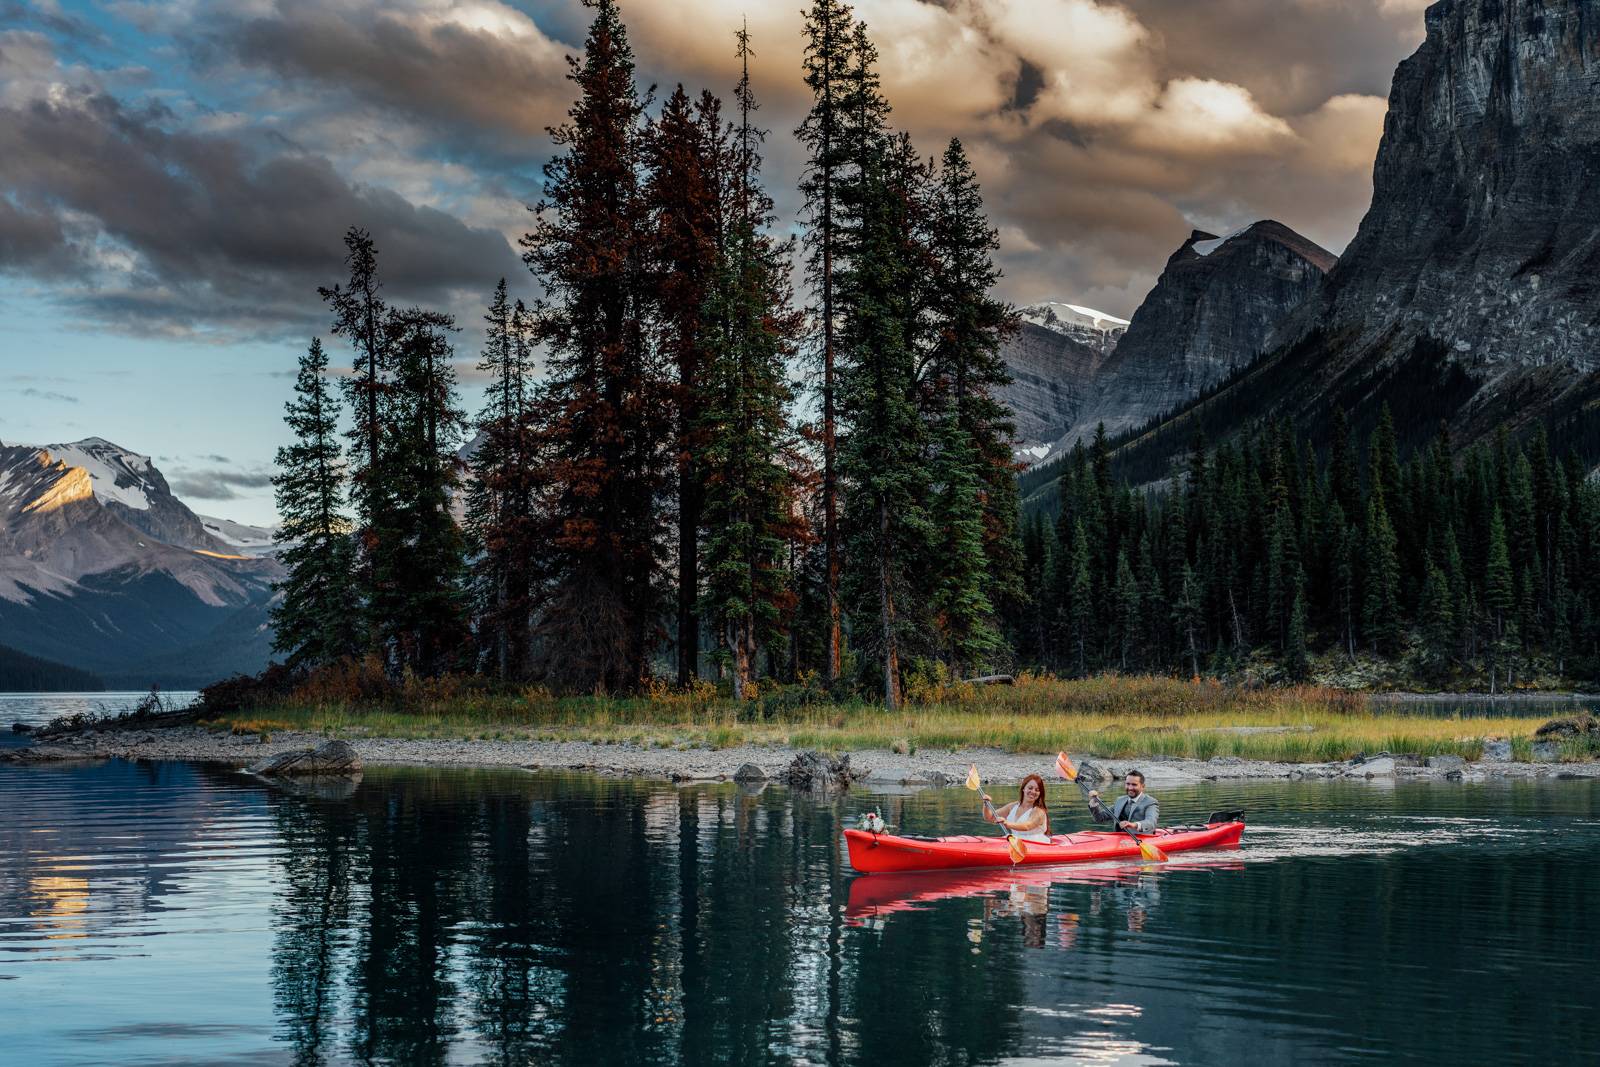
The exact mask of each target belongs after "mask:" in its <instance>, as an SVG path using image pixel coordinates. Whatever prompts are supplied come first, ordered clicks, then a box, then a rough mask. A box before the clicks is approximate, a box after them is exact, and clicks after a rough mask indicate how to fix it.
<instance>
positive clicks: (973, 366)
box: [925, 139, 1026, 628]
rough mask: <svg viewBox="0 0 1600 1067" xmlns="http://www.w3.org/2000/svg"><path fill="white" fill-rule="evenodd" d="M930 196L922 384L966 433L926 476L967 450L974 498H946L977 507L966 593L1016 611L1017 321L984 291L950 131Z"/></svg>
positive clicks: (969, 182)
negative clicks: (928, 319) (978, 542)
mask: <svg viewBox="0 0 1600 1067" xmlns="http://www.w3.org/2000/svg"><path fill="white" fill-rule="evenodd" d="M931 201H932V205H931V206H932V210H931V212H930V225H929V234H928V243H929V250H930V252H931V253H932V257H933V264H934V270H933V272H932V276H931V278H930V281H929V286H928V289H929V292H928V304H929V311H930V313H931V316H932V319H933V325H932V333H933V346H932V351H931V352H930V353H929V356H928V360H927V362H928V365H929V370H928V371H927V373H926V374H925V385H926V389H927V391H928V393H929V401H928V404H929V407H930V408H931V409H932V410H933V412H934V413H935V417H936V418H939V417H945V416H946V415H951V416H953V417H954V419H955V426H954V428H953V432H955V433H958V434H959V435H960V436H961V437H962V438H963V439H964V442H963V443H961V444H959V445H957V446H956V447H955V448H954V450H952V451H950V452H946V451H944V450H940V452H939V453H938V454H936V456H935V458H934V463H935V469H934V471H933V479H934V482H935V484H936V485H942V486H944V487H945V491H946V492H948V491H949V487H950V486H951V485H952V484H955V482H956V481H960V480H961V479H960V478H959V476H958V477H955V478H947V477H945V476H944V475H943V473H942V472H941V471H940V469H939V467H938V465H939V462H940V460H939V457H941V456H945V455H957V454H961V455H963V456H964V455H965V454H966V453H971V455H972V458H973V460H974V461H975V464H976V466H975V468H974V472H975V473H976V475H977V478H976V481H975V482H974V483H973V487H972V491H973V492H974V493H975V494H976V497H977V499H976V500H975V501H973V502H971V503H952V504H951V505H950V506H951V507H953V508H955V509H957V510H971V509H973V508H974V507H975V508H976V510H977V511H978V513H979V514H980V515H981V519H982V527H983V555H984V565H983V566H982V567H980V568H977V569H975V570H972V569H969V570H968V571H967V573H968V574H969V575H971V576H972V578H973V580H974V581H975V582H976V586H977V587H976V588H974V589H972V590H970V591H969V592H968V593H966V594H964V596H965V597H966V598H967V599H968V601H969V602H974V603H975V602H976V598H977V597H980V596H981V598H982V599H983V600H985V601H987V602H988V604H989V605H990V606H991V607H992V609H993V610H995V611H997V612H999V613H1001V614H1003V615H1004V616H1005V617H1007V618H1014V617H1015V616H1016V614H1017V612H1018V611H1019V610H1020V607H1021V605H1022V603H1023V602H1024V600H1025V598H1026V594H1025V592H1024V590H1023V587H1022V584H1021V574H1022V546H1021V542H1020V539H1019V529H1018V528H1019V502H1018V495H1017V479H1016V469H1015V468H1016V465H1015V463H1014V462H1013V460H1012V458H1011V439H1012V436H1013V434H1014V432H1015V427H1014V426H1013V424H1012V422H1011V413H1010V411H1009V409H1008V408H1007V407H1006V406H1005V404H1004V403H1002V402H1001V401H1000V400H999V399H997V397H996V392H997V391H998V390H999V389H1001V388H1003V387H1004V386H1006V385H1007V384H1009V383H1010V381H1011V376H1010V374H1009V373H1008V371H1007V370H1006V365H1005V361H1004V360H1003V359H1002V358H1001V356H1000V346H1001V344H1002V343H1003V342H1004V341H1005V339H1006V338H1007V337H1008V336H1009V335H1010V334H1011V332H1012V331H1013V330H1014V329H1015V327H1016V319H1015V315H1014V314H1013V312H1012V311H1011V309H1010V308H1009V307H1007V306H1006V305H1005V304H1003V303H1001V302H1000V301H998V300H996V299H994V298H993V297H992V296H990V295H989V294H990V291H991V290H992V289H993V288H994V286H995V285H996V284H998V282H999V280H1000V270H999V268H998V267H996V266H995V264H994V259H993V256H994V253H995V251H996V250H997V249H998V248H999V244H1000V242H999V236H998V234H997V233H996V231H995V230H994V229H993V227H991V226H990V225H989V222H988V219H987V218H986V217H985V215H984V210H983V196H982V194H981V193H980V191H979V189H978V182H977V176H976V175H975V174H974V173H973V170H972V164H971V163H970V162H969V161H968V159H967V156H966V151H965V150H964V149H963V148H962V146H961V142H960V141H959V140H955V139H952V140H951V141H950V143H949V145H948V146H947V147H946V148H945V152H944V156H943V159H942V160H941V162H940V166H939V171H938V176H937V184H936V186H935V188H934V190H933V196H932V198H931ZM944 558H945V560H946V561H947V562H953V561H950V560H949V557H944ZM940 580H941V581H943V582H946V583H948V582H949V581H950V580H951V575H950V574H948V573H946V574H943V575H941V576H940ZM985 625H986V628H987V626H988V624H987V622H986V623H985Z"/></svg>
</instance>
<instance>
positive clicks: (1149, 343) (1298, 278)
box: [1052, 219, 1337, 452]
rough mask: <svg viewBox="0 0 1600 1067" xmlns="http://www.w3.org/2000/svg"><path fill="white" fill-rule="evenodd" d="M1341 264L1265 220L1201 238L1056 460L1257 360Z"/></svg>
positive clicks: (1185, 250)
mask: <svg viewBox="0 0 1600 1067" xmlns="http://www.w3.org/2000/svg"><path fill="white" fill-rule="evenodd" d="M1336 262H1337V259H1336V257H1335V256H1334V255H1333V254H1332V253H1330V252H1329V251H1327V250H1326V249H1324V248H1322V247H1320V246H1319V245H1317V244H1316V243H1315V242H1314V241H1311V240H1309V239H1307V238H1305V237H1302V236H1301V235H1300V234H1298V233H1296V232H1295V231H1293V230H1291V229H1290V228H1289V227H1287V226H1285V225H1283V224H1282V223H1280V222H1274V221H1272V220H1271V219H1266V220H1263V221H1261V222H1257V223H1254V224H1252V225H1250V226H1246V227H1244V228H1242V229H1239V230H1236V231H1234V232H1233V233H1230V234H1228V235H1226V236H1224V237H1218V236H1216V235H1215V234H1210V233H1206V232H1205V231H1203V230H1195V231H1194V232H1193V233H1192V234H1190V236H1189V239H1188V240H1186V241H1184V242H1183V244H1182V245H1181V246H1179V248H1178V250H1177V251H1175V252H1173V253H1172V256H1171V257H1170V258H1169V259H1168V260H1167V265H1166V267H1165V269H1163V270H1162V272H1161V277H1160V278H1159V279H1157V281H1156V284H1155V288H1153V289H1151V290H1150V294H1149V295H1148V296H1146V297H1145V299H1144V303H1142V304H1140V305H1139V310H1137V311H1135V312H1134V314H1133V320H1132V321H1131V322H1130V323H1129V325H1128V330H1127V333H1126V334H1125V335H1124V336H1123V338H1122V340H1121V341H1120V342H1119V343H1118V344H1117V347H1116V351H1115V352H1114V353H1112V355H1111V358H1110V359H1108V360H1107V361H1106V362H1105V365H1104V366H1102V367H1101V368H1100V370H1099V373H1098V374H1097V375H1096V376H1095V381H1094V388H1093V390H1092V392H1091V395H1090V398H1089V400H1088V401H1087V402H1086V403H1085V404H1084V405H1083V407H1082V409H1081V410H1080V411H1079V413H1078V417H1077V419H1076V420H1075V421H1074V423H1073V424H1072V426H1071V428H1070V429H1069V430H1068V431H1067V432H1066V433H1064V434H1063V436H1062V438H1061V440H1060V441H1058V442H1057V444H1056V446H1055V448H1054V449H1052V452H1060V451H1063V450H1065V449H1067V448H1070V447H1072V445H1073V444H1074V443H1076V442H1078V441H1081V440H1087V439H1088V438H1089V437H1091V436H1093V434H1094V431H1095V427H1096V426H1097V425H1099V424H1101V423H1104V424H1105V427H1106V431H1107V432H1108V433H1109V434H1110V435H1111V436H1113V437H1115V436H1117V435H1118V434H1121V433H1124V432H1126V431H1128V430H1131V429H1134V428H1136V427H1138V426H1142V425H1144V424H1145V423H1147V422H1149V421H1150V420H1151V419H1153V418H1155V417H1157V416H1159V415H1163V414H1165V413H1167V412H1169V411H1171V410H1173V409H1174V408H1177V407H1179V406H1180V405H1182V404H1185V403H1188V402H1189V401H1191V400H1193V399H1194V398H1195V397H1197V396H1199V395H1200V393H1201V392H1203V391H1204V390H1206V389H1207V388H1210V387H1211V386H1213V385H1216V384H1217V383H1218V382H1220V381H1222V380H1223V379H1224V378H1226V377H1227V376H1228V375H1229V374H1230V373H1231V372H1233V371H1234V370H1236V369H1237V368H1239V367H1242V366H1244V365H1245V364H1247V363H1249V362H1250V361H1251V360H1253V359H1255V358H1256V357H1257V356H1258V355H1260V354H1261V350H1262V347H1263V346H1264V345H1265V344H1266V343H1267V339H1268V337H1269V336H1270V335H1271V333H1272V331H1273V329H1274V328H1275V327H1277V326H1278V325H1279V324H1281V323H1282V322H1283V321H1284V319H1285V318H1286V317H1288V316H1289V314H1290V313H1291V312H1293V311H1294V310H1295V309H1296V308H1297V307H1299V305H1300V304H1301V303H1302V302H1303V301H1304V300H1305V299H1306V298H1307V297H1308V296H1311V295H1312V294H1313V293H1315V292H1316V291H1317V289H1318V288H1319V287H1320V285H1321V284H1322V280H1323V277H1324V275H1326V274H1327V272H1328V271H1329V270H1330V269H1331V268H1332V267H1333V265H1334V263H1336Z"/></svg>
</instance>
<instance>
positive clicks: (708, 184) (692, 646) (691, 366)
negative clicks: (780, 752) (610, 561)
mask: <svg viewBox="0 0 1600 1067" xmlns="http://www.w3.org/2000/svg"><path fill="white" fill-rule="evenodd" d="M644 160H645V166H646V167H647V168H648V170H649V179H648V181H647V183H646V187H645V194H644V195H645V197H646V198H647V200H648V203H649V205H650V212H651V216H652V225H653V242H652V243H653V253H654V266H655V270H656V283H655V290H656V292H655V296H656V304H657V306H658V307H659V308H660V315H659V324H658V329H659V333H660V349H661V351H662V353H663V355H664V356H665V357H666V358H667V359H668V360H670V361H671V363H672V365H673V367H674V369H675V371H676V386H677V389H676V392H675V395H674V396H673V401H674V407H675V410H676V414H677V426H676V428H675V430H676V442H675V444H676V447H675V449H674V452H675V453H676V465H677V472H678V530H677V570H678V575H677V577H678V597H677V608H678V616H677V637H678V641H677V647H678V684H679V685H688V684H689V683H690V682H691V681H692V680H693V679H694V678H695V677H697V676H698V673H699V654H700V651H699V650H700V620H699V617H698V615H697V613H696V610H695V606H696V603H697V601H698V598H699V594H700V566H699V564H700V550H699V535H700V525H701V509H702V504H703V497H704V486H703V484H702V482H703V478H702V472H701V470H700V467H699V463H698V461H697V456H698V453H699V452H700V451H701V448H702V446H703V444H704V442H703V439H702V438H701V437H700V436H699V435H698V433H697V430H698V428H699V427H700V426H701V422H702V420H701V419H700V415H699V408H700V403H701V395H702V380H701V379H702V374H703V367H704V364H705V362H706V360H707V359H708V355H707V353H706V347H707V344H708V335H709V333H710V330H711V327H710V325H709V324H708V323H707V322H706V321H705V314H706V304H707V300H708V298H709V292H710V288H711V285H712V281H713V277H714V275H715V272H716V271H717V269H718V256H719V251H720V248H721V246H722V244H723V243H724V242H725V240H726V239H727V237H726V234H725V233H724V232H723V231H724V227H725V226H726V220H725V218H724V215H725V213H726V211H727V209H728V205H726V204H724V203H723V199H724V196H723V193H724V192H725V190H724V188H723V186H724V185H725V184H726V179H725V178H724V175H726V174H728V173H729V172H731V171H732V170H733V160H732V159H731V158H730V155H729V146H728V143H727V134H726V133H725V131H724V130H723V129H722V118H721V104H720V102H719V101H718V100H717V99H716V98H715V97H714V96H712V95H711V94H710V93H703V94H702V95H701V97H700V99H699V101H698V103H691V102H690V100H689V95H688V94H687V93H686V92H684V89H683V86H682V85H681V84H680V85H679V86H678V87H677V89H676V90H675V91H674V92H673V94H672V96H671V97H670V98H669V99H668V100H667V103H666V105H665V106H664V107H663V108H662V111H661V117H660V119H659V120H658V121H657V122H656V123H655V125H654V127H653V128H652V129H651V131H650V134H649V136H648V137H646V138H645V140H644Z"/></svg>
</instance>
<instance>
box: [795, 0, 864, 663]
mask: <svg viewBox="0 0 1600 1067" xmlns="http://www.w3.org/2000/svg"><path fill="white" fill-rule="evenodd" d="M851 22H852V16H851V12H850V7H849V5H847V4H843V3H840V2H839V0H813V2H812V5H811V8H810V9H809V10H808V11H807V12H806V13H805V29H804V31H803V32H804V34H805V39H806V44H805V60H804V71H805V83H806V87H807V88H809V89H810V90H811V100H812V104H811V111H810V113H809V114H807V116H806V118H805V121H804V122H802V123H801V124H800V127H799V128H798V129H796V130H795V137H796V138H798V139H799V141H800V143H801V144H802V145H803V146H804V147H805V149H806V152H807V158H806V167H805V173H804V176H803V177H802V178H801V181H800V191H801V193H802V194H803V195H804V196H805V203H806V207H805V215H806V223H807V226H806V237H805V242H806V252H807V255H806V277H807V280H808V282H809V284H810V286H811V292H812V298H813V300H814V301H815V303H814V304H813V306H812V309H811V312H812V317H813V319H814V321H815V324H816V325H815V334H816V336H815V338H814V341H813V345H812V347H813V350H814V351H815V353H816V358H817V361H818V362H819V363H820V364H821V370H822V374H821V381H820V390H819V391H820V394H821V396H820V401H821V409H822V410H821V420H822V427H821V434H820V436H821V447H822V484H821V487H820V490H821V494H822V551H823V556H824V560H825V564H824V567H825V594H826V599H827V612H828V618H827V623H826V628H827V636H826V646H827V647H826V652H825V657H824V662H823V675H824V677H825V678H827V679H828V680H829V681H832V680H833V679H835V678H836V677H838V674H839V669H840V663H841V656H842V654H843V642H844V636H843V635H844V629H843V609H842V605H841V601H840V594H839V582H840V575H841V573H842V556H841V551H840V548H841V546H840V535H839V475H838V465H839V464H838V396H837V388H838V387H837V382H836V374H837V366H838V327H839V321H838V320H839V306H838V305H839V294H838V286H839V273H840V270H841V269H842V265H843V261H844V235H843V233H842V230H843V228H844V226H843V220H842V216H843V213H844V210H845V202H844V197H843V195H842V194H843V186H844V184H845V181H846V175H847V173H848V172H849V170H850V168H851V167H852V166H853V165H854V164H855V163H856V162H857V161H856V160H854V159H852V156H851V154H850V146H849V143H848V138H847V136H846V131H847V127H848V124H849V121H850V120H849V117H848V110H849V95H850V91H849V87H848V70H849V66H850V57H851V39H852V35H851V30H852V26H851Z"/></svg>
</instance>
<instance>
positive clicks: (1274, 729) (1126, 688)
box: [219, 675, 1593, 763]
mask: <svg viewBox="0 0 1600 1067" xmlns="http://www.w3.org/2000/svg"><path fill="white" fill-rule="evenodd" d="M917 696H918V698H919V702H917V703H913V704H909V705H908V706H907V707H906V708H904V709H902V710H900V711H895V712H891V711H888V710H886V709H884V708H883V707H881V706H879V705H875V704H866V703H837V702H833V701H830V700H828V699H827V698H826V696H825V695H824V694H822V693H821V692H820V691H819V690H816V689H801V688H799V687H788V688H785V689H780V690H777V691H775V692H771V693H769V694H768V695H767V696H766V697H765V698H762V699H758V700H756V701H749V702H745V703H743V704H739V703H735V702H734V701H732V700H730V699H728V698H727V697H725V696H721V695H718V694H717V693H716V692H715V690H714V689H713V688H712V687H710V686H709V685H702V686H700V687H698V688H697V689H695V690H693V691H688V692H685V691H676V690H668V689H664V688H663V689H659V690H657V691H655V692H653V693H651V694H649V695H645V696H639V697H630V698H608V697H556V696H551V695H550V694H548V693H546V692H544V691H542V690H537V689H535V690H527V691H524V692H521V693H500V694H487V693H483V692H452V691H450V690H449V688H448V687H442V688H441V687H433V688H431V689H430V690H428V691H424V692H416V693H410V694H406V695H402V696H399V697H397V698H394V699H393V700H390V701H387V702H384V703H379V704H374V703H355V702H351V701H347V700H341V699H329V698H327V697H326V696H323V695H319V694H315V693H302V694H298V695H297V696H296V697H294V698H291V699H289V700H286V701H283V702H281V703H276V704H273V705H271V706H269V707H266V708H262V709H260V710H257V711H253V712H249V713H240V714H236V715H233V716H230V717H228V718H225V719H223V720H222V721H221V722H220V723H219V727H220V728H225V729H232V730H234V731H235V732H250V733H260V732H267V733H272V732H277V731H280V730H302V731H309V732H313V733H321V734H326V735H330V736H346V737H348V736H369V737H392V738H451V739H486V740H546V741H565V740H576V741H594V742H602V743H622V742H627V743H632V744H636V745H641V746H645V747H682V746H695V747H708V748H728V747H731V746H735V745H743V744H755V745H789V746H794V747H803V748H820V749H825V750H830V751H859V750H864V749H888V748H897V749H898V750H900V751H916V750H918V749H940V750H949V749H960V748H995V749H1001V750H1006V751H1012V752H1037V753H1044V754H1049V753H1054V752H1056V751H1057V750H1063V749H1064V750H1066V751H1068V752H1072V753H1076V754H1081V755H1088V756H1099V757H1103V758H1118V759H1127V758H1132V757H1173V758H1180V757H1181V758H1189V759H1202V760H1203V759H1211V758H1213V757H1217V756H1235V757H1240V758H1243V759H1259V760H1274V761H1280V762H1293V763H1320V762H1328V761H1333V760H1342V759H1348V758H1350V757H1352V756H1355V755H1359V754H1363V753H1365V754H1372V753H1376V752H1382V751H1388V752H1394V753H1415V754H1417V755H1422V756H1429V755H1442V754H1453V755H1459V756H1463V757H1465V758H1467V759H1477V758H1479V757H1480V756H1481V755H1482V751H1483V739H1484V738H1485V737H1505V738H1509V739H1510V740H1511V742H1512V746H1513V754H1514V757H1515V758H1517V759H1522V760H1526V759H1528V758H1530V756H1531V740H1532V731H1533V729H1534V728H1535V726H1537V725H1538V721H1539V720H1537V719H1533V720H1530V719H1525V718H1471V719H1455V718H1440V717H1436V716H1425V715H1408V714H1406V713H1405V712H1404V711H1403V709H1391V710H1386V711H1383V712H1379V713H1374V712H1372V711H1371V710H1369V708H1368V706H1367V703H1366V700H1365V698H1364V697H1363V696H1362V695H1361V694H1356V693H1349V692H1346V691H1343V690H1337V689H1323V688H1316V687H1302V688H1292V689H1238V688H1233V687H1230V686H1226V685H1223V684H1220V683H1217V682H1213V681H1198V682H1184V681H1181V680H1177V679H1171V678H1160V677H1119V676H1102V677H1097V678H1090V679H1084V680H1080V681H1065V680H1060V679H1056V678H1051V677H1039V676H1028V675H1025V676H1023V677H1021V678H1019V679H1018V682H1017V684H1016V685H1014V686H992V687H984V688H977V689H974V688H972V687H967V686H960V685H956V686H942V687H939V686H934V687H925V688H924V689H923V690H922V691H920V692H919V693H918V694H917ZM1570 748H1571V751H1570V752H1567V751H1565V750H1564V751H1563V756H1564V757H1565V758H1584V754H1586V753H1587V751H1588V750H1587V747H1586V746H1570ZM1580 750H1581V751H1580ZM1587 758H1593V756H1592V755H1590V756H1588V757H1587Z"/></svg>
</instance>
